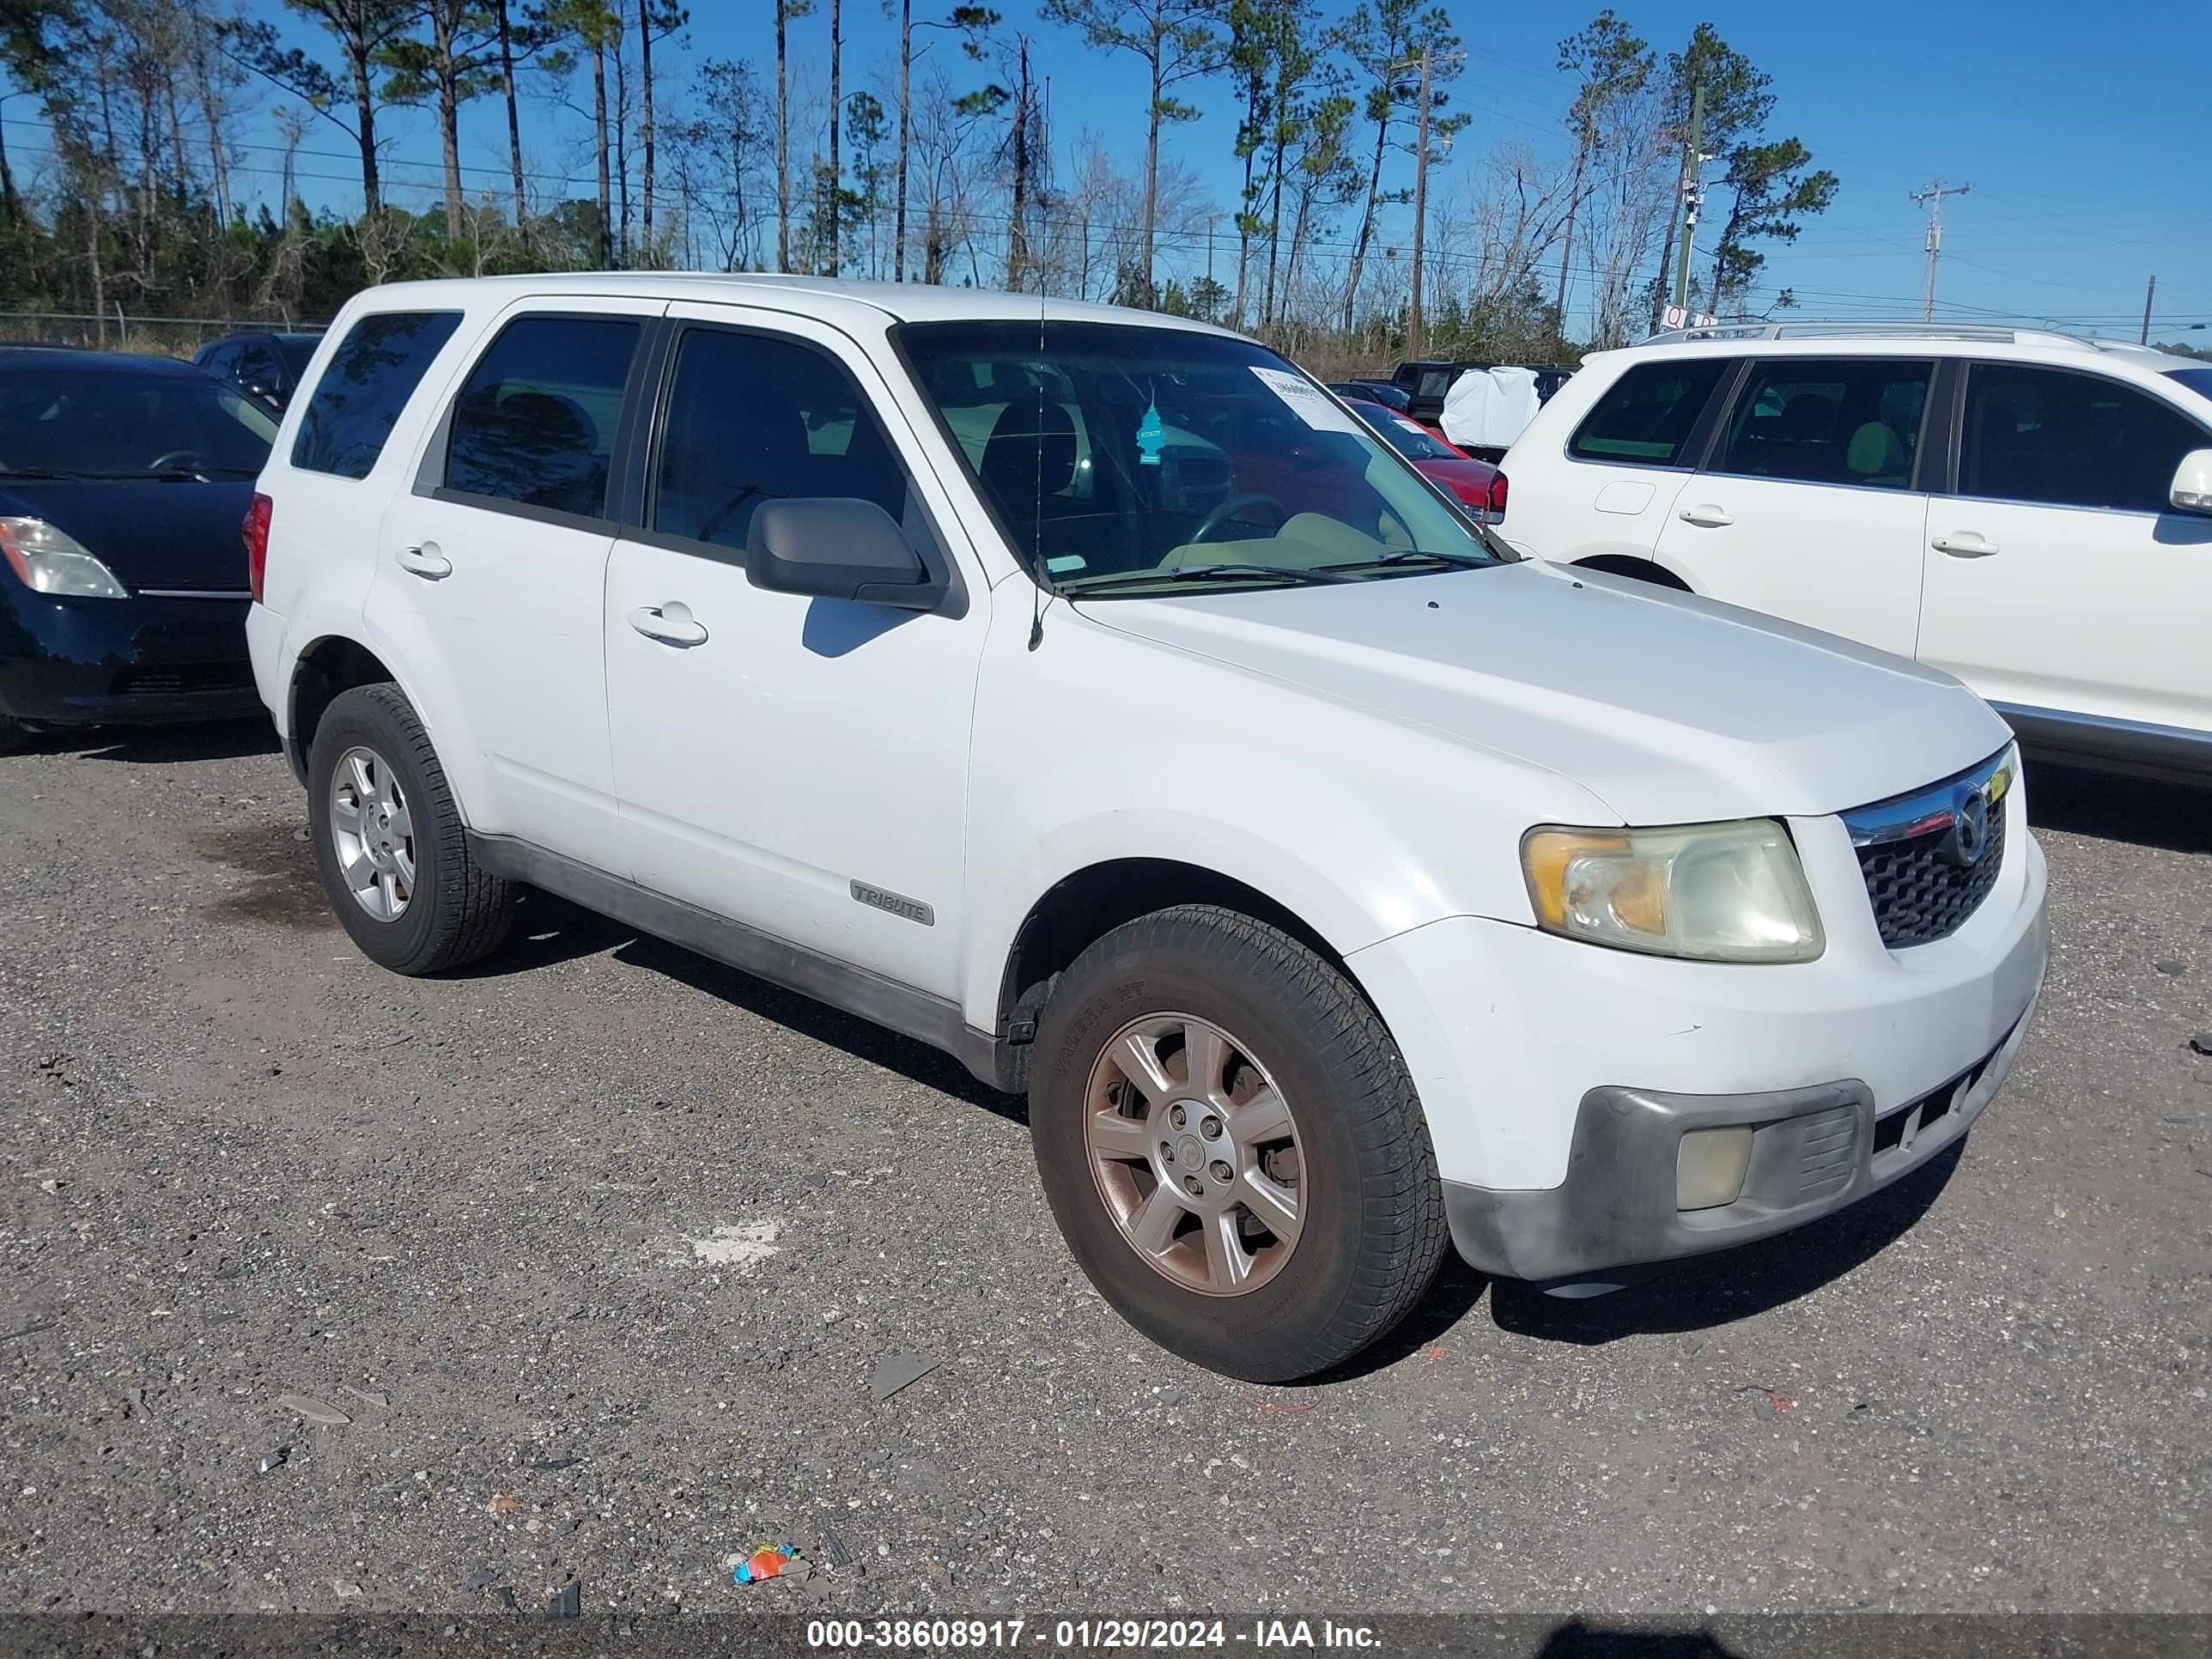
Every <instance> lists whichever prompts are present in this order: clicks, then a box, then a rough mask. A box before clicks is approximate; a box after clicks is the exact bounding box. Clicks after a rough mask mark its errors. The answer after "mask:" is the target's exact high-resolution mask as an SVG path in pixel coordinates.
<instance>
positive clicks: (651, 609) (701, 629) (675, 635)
mask: <svg viewBox="0 0 2212 1659" xmlns="http://www.w3.org/2000/svg"><path fill="white" fill-rule="evenodd" d="M629 625H630V626H631V627H632V628H635V629H637V631H638V632H639V633H641V634H642V635H645V637H646V638H647V639H648V640H659V641H660V642H661V643H662V644H663V645H704V644H706V642H707V629H706V628H705V626H704V625H703V624H702V623H696V622H694V621H693V620H692V619H691V607H690V605H685V604H684V602H683V601H682V600H680V599H671V600H670V601H669V602H668V603H667V604H666V605H640V606H638V608H637V609H636V610H635V611H631V612H630V613H629Z"/></svg>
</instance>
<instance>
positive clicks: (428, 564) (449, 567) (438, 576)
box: [392, 542, 453, 582]
mask: <svg viewBox="0 0 2212 1659" xmlns="http://www.w3.org/2000/svg"><path fill="white" fill-rule="evenodd" d="M392 557H393V558H394V559H396V560H397V561H398V564H399V568H401V569H402V570H411V571H413V572H414V573H415V574H416V575H418V576H420V577H422V580H425V581H431V582H435V581H440V580H443V579H444V578H446V577H447V576H450V575H452V574H453V561H452V560H451V559H449V558H447V556H445V555H444V554H443V553H441V552H440V551H439V550H438V544H437V543H435V542H424V543H423V544H422V546H420V547H403V548H401V549H400V550H398V552H397V553H395V554H393V555H392Z"/></svg>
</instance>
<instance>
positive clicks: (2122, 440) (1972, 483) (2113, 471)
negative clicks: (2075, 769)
mask: <svg viewBox="0 0 2212 1659" xmlns="http://www.w3.org/2000/svg"><path fill="white" fill-rule="evenodd" d="M2205 447H2212V430H2208V429H2207V428H2206V427H2205V426H2203V424H2200V423H2199V422H2197V421H2196V420H2194V419H2192V418H2191V417H2190V416H2188V415H2185V414H2184V413H2183V412H2182V410H2180V409H2179V408H2177V407H2176V406H2174V405H2173V404H2169V403H2167V402H2166V401H2165V400H2164V399H2162V398H2155V397H2153V396H2152V395H2151V394H2150V393H2148V392H2145V391H2143V390H2142V389H2141V388H2140V387H2136V386H2130V385H2127V384H2126V383H2125V382H2124V381H2120V380H2112V379H2109V378H2107V377H2106V376H2104V375H2101V374H2085V373H2081V372H2079V371H2076V370H2073V369H2063V368H2041V367H2039V366H2034V365H2028V364H2015V363H1974V364H1972V365H1971V366H1969V368H1967V371H1966V404H1965V410H1964V424H1963V428H1962V430H1961V433H1960V450H1959V493H1958V494H1957V495H1939V496H1937V497H1936V499H1935V501H1934V503H1933V505H1932V507H1930V509H1929V520H1928V532H1929V552H1928V569H1927V583H1926V596H1925V598H1924V599H1923V603H1922V607H1921V610H1922V618H1923V620H1922V623H1921V630H1920V656H1921V659H1922V660H1923V662H1926V663H1929V664H1930V665H1933V666H1935V667H1937V668H1941V669H1942V670H1944V671H1946V672H1948V673H1952V674H1956V675H1957V676H1958V677H1959V678H1960V679H1962V680H1964V681H1966V684H1969V685H1971V686H1972V687H1973V688H1974V690H1977V691H1978V692H1980V693H1981V694H1982V695H1983V696H1984V697H1987V698H1989V699H1990V701H1991V702H1996V703H2001V704H2003V705H2006V706H2008V707H2010V708H2023V709H2027V710H2030V711H2050V712H2052V713H2059V714H2075V715H2086V716H2087V717H2089V718H2092V719H2094V720H2129V721H2139V722H2143V723H2147V724H2149V725H2153V726H2179V727H2184V728H2187V729H2190V730H2194V731H2199V732H2205V731H2212V647H2208V646H2207V645H2206V643H2205V638H2204V630H2203V619H2204V618H2205V617H2208V616H2212V518H2204V517H2202V516H2200V515H2197V514H2194V513H2177V512H2175V511H2173V510H2172V505H2171V503H2170V502H2169V501H2167V499H2166V492H2167V490H2168V489H2170V488H2171V486H2172V479H2173V471H2174V468H2175V467H2176V466H2177V465H2179V464H2180V461H2181V458H2182V457H2183V456H2184V455H2185V454H2187V453H2189V452H2190V451H2191V450H2192V449H2203V448H2205Z"/></svg>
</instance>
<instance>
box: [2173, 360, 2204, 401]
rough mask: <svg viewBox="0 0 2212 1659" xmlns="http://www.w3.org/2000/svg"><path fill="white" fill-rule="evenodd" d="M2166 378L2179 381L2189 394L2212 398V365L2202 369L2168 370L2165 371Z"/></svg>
mask: <svg viewBox="0 0 2212 1659" xmlns="http://www.w3.org/2000/svg"><path fill="white" fill-rule="evenodd" d="M2166 379H2167V380H2179V381H2180V382H2181V384H2182V385H2184V386H2187V387H2188V388H2189V389H2190V390H2191V392H2197V393H2199V394H2200V395H2202V396H2203V397H2207V398H2212V363H2207V364H2206V365H2205V366H2204V367H2203V368H2169V369H2167V370H2166Z"/></svg>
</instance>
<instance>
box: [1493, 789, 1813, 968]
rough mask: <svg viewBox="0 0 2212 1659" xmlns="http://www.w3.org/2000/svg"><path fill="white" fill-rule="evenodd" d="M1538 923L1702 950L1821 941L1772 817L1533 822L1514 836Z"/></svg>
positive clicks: (1634, 947)
mask: <svg viewBox="0 0 2212 1659" xmlns="http://www.w3.org/2000/svg"><path fill="white" fill-rule="evenodd" d="M1521 866H1522V872H1523V873H1524V874H1525V875H1526V876H1527V878H1528V897H1529V900H1530V902H1533V903H1534V905H1535V907H1536V921H1537V923H1538V925H1540V926H1541V927H1543V928H1544V929H1545V931H1547V933H1562V934H1565V936H1566V937H1567V938H1569V939H1585V940H1588V941H1589V943H1590V944H1592V945H1612V946H1613V947H1614V948H1616V949H1618V950H1623V951H1646V952H1648V953H1650V955H1653V956H1662V957H1694V958H1696V959H1698V960H1700V961H1705V962H1810V961H1812V960H1813V958H1814V957H1817V956H1819V955H1820V951H1821V949H1822V947H1823V945H1825V943H1826V940H1825V939H1823V938H1822V936H1821V933H1820V912H1819V910H1818V909H1816V908H1814V903H1813V894H1812V890H1811V889H1809V888H1808V887H1807V886H1806V884H1805V871H1804V867H1803V866H1802V865H1801V864H1800V863H1799V862H1798V860H1797V849H1796V847H1794V846H1793V845H1791V843H1790V836H1789V834H1788V832H1786V831H1785V830H1784V829H1783V827H1782V826H1781V825H1780V824H1779V823H1776V822H1775V821H1774V820H1773V819H1772V818H1751V819H1747V820H1746V821H1745V822H1743V823H1691V824H1681V825H1677V826H1675V827H1674V828H1670V829H1563V828H1561V827H1559V826H1558V825H1554V824H1541V825H1539V826H1538V827H1537V828H1535V829H1531V830H1530V831H1529V832H1528V834H1527V835H1525V836H1522V838H1521Z"/></svg>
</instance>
